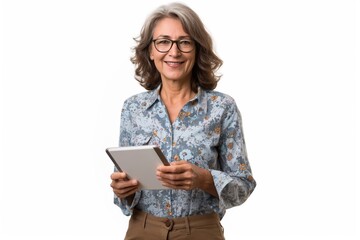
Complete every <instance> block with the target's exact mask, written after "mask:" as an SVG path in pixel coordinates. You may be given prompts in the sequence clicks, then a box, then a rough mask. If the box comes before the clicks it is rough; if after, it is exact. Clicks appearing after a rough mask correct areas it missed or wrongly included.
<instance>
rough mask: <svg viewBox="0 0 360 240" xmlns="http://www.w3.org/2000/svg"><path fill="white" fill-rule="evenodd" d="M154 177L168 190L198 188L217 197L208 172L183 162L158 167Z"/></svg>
mask: <svg viewBox="0 0 360 240" xmlns="http://www.w3.org/2000/svg"><path fill="white" fill-rule="evenodd" d="M156 176H157V178H158V180H160V181H161V182H162V183H163V185H164V186H166V187H169V188H173V189H182V190H192V189H195V188H200V189H202V190H204V191H207V192H209V193H210V194H213V195H215V196H217V192H216V189H215V186H214V180H213V178H212V175H211V173H210V171H208V170H206V169H204V168H200V167H198V166H196V165H194V164H191V163H189V162H187V161H184V160H182V161H175V162H172V163H171V164H170V166H159V167H158V168H157V171H156Z"/></svg>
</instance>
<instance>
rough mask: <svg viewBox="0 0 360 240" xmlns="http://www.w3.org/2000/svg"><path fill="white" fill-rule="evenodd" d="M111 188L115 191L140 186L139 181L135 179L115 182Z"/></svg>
mask: <svg viewBox="0 0 360 240" xmlns="http://www.w3.org/2000/svg"><path fill="white" fill-rule="evenodd" d="M110 186H111V187H112V188H114V189H123V188H129V187H130V188H131V187H135V186H136V187H137V186H138V181H137V180H135V179H133V180H126V181H118V180H113V181H112V182H111V184H110Z"/></svg>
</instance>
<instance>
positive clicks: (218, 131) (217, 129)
mask: <svg viewBox="0 0 360 240" xmlns="http://www.w3.org/2000/svg"><path fill="white" fill-rule="evenodd" d="M214 131H215V133H216V134H220V132H221V128H220V127H219V126H217V127H216V128H215V130H214Z"/></svg>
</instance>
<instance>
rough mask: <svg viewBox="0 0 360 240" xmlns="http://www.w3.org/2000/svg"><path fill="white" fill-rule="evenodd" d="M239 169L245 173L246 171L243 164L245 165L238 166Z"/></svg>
mask: <svg viewBox="0 0 360 240" xmlns="http://www.w3.org/2000/svg"><path fill="white" fill-rule="evenodd" d="M239 169H240V170H241V171H245V170H246V164H245V163H242V164H240V167H239Z"/></svg>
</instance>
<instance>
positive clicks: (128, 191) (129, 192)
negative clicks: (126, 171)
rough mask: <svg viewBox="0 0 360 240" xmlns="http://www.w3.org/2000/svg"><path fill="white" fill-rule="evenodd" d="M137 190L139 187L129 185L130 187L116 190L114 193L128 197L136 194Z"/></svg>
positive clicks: (121, 196) (120, 196)
mask: <svg viewBox="0 0 360 240" xmlns="http://www.w3.org/2000/svg"><path fill="white" fill-rule="evenodd" d="M136 191H138V188H137V187H129V188H124V189H121V190H116V189H115V190H114V193H115V195H116V196H118V197H119V198H126V197H128V196H130V195H132V194H134V193H135V192H136Z"/></svg>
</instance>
